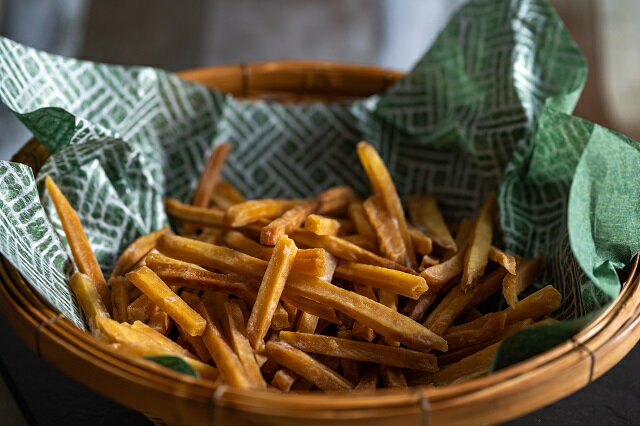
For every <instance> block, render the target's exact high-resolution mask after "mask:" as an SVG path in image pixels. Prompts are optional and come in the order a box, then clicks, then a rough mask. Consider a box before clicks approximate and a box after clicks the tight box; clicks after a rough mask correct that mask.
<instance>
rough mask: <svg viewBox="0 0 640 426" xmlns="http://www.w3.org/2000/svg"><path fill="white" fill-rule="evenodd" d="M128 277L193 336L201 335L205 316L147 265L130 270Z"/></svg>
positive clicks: (204, 324)
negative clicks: (188, 303)
mask: <svg viewBox="0 0 640 426" xmlns="http://www.w3.org/2000/svg"><path fill="white" fill-rule="evenodd" d="M126 277H127V279H128V280H129V281H131V282H132V283H133V285H135V286H136V287H138V288H139V289H140V290H141V291H142V292H143V293H144V294H145V295H146V296H147V297H148V298H149V299H150V300H151V301H152V302H153V303H155V304H156V305H157V306H158V308H159V309H160V310H162V311H164V312H166V313H167V314H169V316H170V317H171V319H173V320H174V321H175V322H176V323H177V324H180V326H181V327H182V328H183V329H184V330H185V331H186V332H187V333H189V334H190V335H191V336H200V335H201V334H202V332H203V331H204V328H205V326H206V323H205V320H204V318H202V317H201V316H200V315H198V313H197V312H196V311H194V310H193V309H192V308H191V307H190V306H189V305H187V304H186V302H185V301H184V300H182V299H181V298H180V297H179V296H178V295H177V294H175V293H174V292H173V290H171V289H170V288H169V286H167V285H166V284H165V283H164V281H162V279H160V277H158V276H157V275H156V274H155V273H154V272H153V271H152V270H151V269H149V268H148V267H146V266H143V267H142V268H140V269H138V270H136V271H133V272H129V273H128V274H127V275H126Z"/></svg>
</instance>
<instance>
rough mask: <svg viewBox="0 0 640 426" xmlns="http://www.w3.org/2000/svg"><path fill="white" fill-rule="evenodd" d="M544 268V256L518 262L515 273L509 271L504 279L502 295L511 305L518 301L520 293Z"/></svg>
mask: <svg viewBox="0 0 640 426" xmlns="http://www.w3.org/2000/svg"><path fill="white" fill-rule="evenodd" d="M543 269H544V258H543V257H541V256H540V257H536V258H533V259H529V260H526V261H521V262H518V263H517V266H516V271H515V274H514V275H512V274H511V273H509V274H508V275H507V276H505V277H504V281H502V295H503V296H504V300H506V301H507V303H508V304H509V306H515V305H516V303H518V295H519V294H520V293H522V292H523V291H524V290H525V289H526V288H527V287H529V285H530V284H531V283H533V281H535V279H536V278H537V277H538V275H540V274H541V273H542V271H543Z"/></svg>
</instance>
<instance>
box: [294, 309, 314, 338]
mask: <svg viewBox="0 0 640 426" xmlns="http://www.w3.org/2000/svg"><path fill="white" fill-rule="evenodd" d="M318 320H319V318H318V317H317V316H315V315H312V314H310V313H308V312H302V314H301V315H300V317H299V318H298V324H296V331H298V332H300V333H315V331H316V327H317V326H318Z"/></svg>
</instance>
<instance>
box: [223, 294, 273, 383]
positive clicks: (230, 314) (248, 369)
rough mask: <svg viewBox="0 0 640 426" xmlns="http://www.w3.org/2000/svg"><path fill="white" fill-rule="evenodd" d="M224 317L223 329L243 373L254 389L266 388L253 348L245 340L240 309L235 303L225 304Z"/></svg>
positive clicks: (246, 339) (245, 335) (245, 334)
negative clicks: (242, 368)
mask: <svg viewBox="0 0 640 426" xmlns="http://www.w3.org/2000/svg"><path fill="white" fill-rule="evenodd" d="M224 311H225V315H224V316H223V328H224V330H225V334H226V335H227V338H228V340H229V342H230V343H231V347H232V348H233V350H234V351H235V353H236V355H237V356H238V359H239V360H240V363H241V364H242V366H243V367H244V371H245V373H246V375H247V377H248V378H249V380H251V382H252V383H253V385H254V386H255V387H256V388H266V387H267V382H265V380H264V377H262V372H260V366H258V362H257V361H256V357H255V355H254V353H253V348H251V344H250V343H249V339H248V338H247V331H246V328H245V325H244V324H245V322H244V317H243V315H242V309H240V306H239V305H238V304H237V303H235V302H225V304H224Z"/></svg>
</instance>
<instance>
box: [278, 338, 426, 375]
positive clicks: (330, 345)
mask: <svg viewBox="0 0 640 426" xmlns="http://www.w3.org/2000/svg"><path fill="white" fill-rule="evenodd" d="M280 340H282V341H284V342H287V343H288V344H290V345H291V346H293V347H295V348H298V349H300V350H301V351H303V352H311V353H316V354H322V355H328V356H333V357H337V358H342V359H352V360H355V361H364V362H373V363H376V364H382V365H389V366H392V367H398V368H411V369H414V370H420V371H437V369H438V365H437V364H436V357H435V356H434V355H432V354H427V353H424V352H418V351H414V350H411V349H405V348H398V347H393V346H387V345H381V344H378V343H367V342H360V341H357V340H351V339H344V338H340V337H333V336H325V335H322V334H305V333H297V332H294V331H281V332H280Z"/></svg>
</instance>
